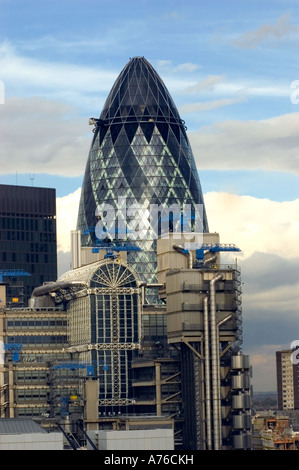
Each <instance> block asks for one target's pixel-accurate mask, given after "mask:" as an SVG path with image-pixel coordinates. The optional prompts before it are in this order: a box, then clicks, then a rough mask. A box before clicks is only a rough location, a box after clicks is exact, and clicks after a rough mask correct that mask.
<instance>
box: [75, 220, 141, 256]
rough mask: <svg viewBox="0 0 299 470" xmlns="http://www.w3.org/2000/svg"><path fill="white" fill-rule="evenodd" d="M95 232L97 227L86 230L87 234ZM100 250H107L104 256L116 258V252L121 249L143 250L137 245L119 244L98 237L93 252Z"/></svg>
mask: <svg viewBox="0 0 299 470" xmlns="http://www.w3.org/2000/svg"><path fill="white" fill-rule="evenodd" d="M92 232H95V227H88V228H86V229H85V230H84V233H85V234H88V233H92ZM100 250H106V254H105V256H104V258H115V257H116V255H115V254H114V252H117V253H118V252H120V251H142V249H141V248H139V247H138V246H136V245H126V244H124V245H117V244H115V243H114V242H112V241H111V242H104V241H103V240H100V239H97V240H96V243H95V246H94V247H93V248H92V253H99V251H100Z"/></svg>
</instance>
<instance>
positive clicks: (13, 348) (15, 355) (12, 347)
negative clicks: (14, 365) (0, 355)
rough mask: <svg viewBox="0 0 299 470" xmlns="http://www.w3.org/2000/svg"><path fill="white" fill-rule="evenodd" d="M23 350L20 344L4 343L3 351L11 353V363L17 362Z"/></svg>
mask: <svg viewBox="0 0 299 470" xmlns="http://www.w3.org/2000/svg"><path fill="white" fill-rule="evenodd" d="M22 348H23V345H22V344H21V343H5V344H4V350H5V351H9V352H11V353H12V361H13V362H19V358H20V352H21V350H22Z"/></svg>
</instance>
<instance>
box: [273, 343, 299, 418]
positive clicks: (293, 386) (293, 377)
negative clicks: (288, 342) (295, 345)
mask: <svg viewBox="0 0 299 470" xmlns="http://www.w3.org/2000/svg"><path fill="white" fill-rule="evenodd" d="M276 377H277V406H278V409H279V410H298V409H299V365H298V359H297V355H296V350H283V351H276Z"/></svg>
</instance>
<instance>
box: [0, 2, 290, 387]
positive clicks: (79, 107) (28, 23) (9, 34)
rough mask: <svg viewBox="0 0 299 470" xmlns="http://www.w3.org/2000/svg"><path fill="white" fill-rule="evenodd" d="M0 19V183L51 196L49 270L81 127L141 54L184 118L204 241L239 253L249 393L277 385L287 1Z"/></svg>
mask: <svg viewBox="0 0 299 470" xmlns="http://www.w3.org/2000/svg"><path fill="white" fill-rule="evenodd" d="M0 11H1V15H0V80H1V83H2V84H3V85H4V88H5V96H4V98H5V99H4V100H2V104H0V124H1V126H0V141H1V148H0V163H1V166H0V183H2V184H19V185H31V184H33V185H35V186H48V187H55V188H56V190H57V209H58V229H59V231H58V242H59V243H58V249H59V259H60V264H61V268H60V269H62V270H63V269H64V267H65V266H67V264H68V258H67V257H68V256H69V231H68V229H70V230H71V229H72V228H75V226H74V225H75V220H76V215H77V204H78V197H79V193H80V190H79V188H80V186H81V182H82V178H83V173H84V169H85V164H86V160H87V156H88V150H89V146H90V143H91V139H92V132H91V128H90V127H89V125H88V119H89V118H90V117H92V116H94V117H98V116H99V114H100V112H101V109H102V106H103V104H104V101H105V99H106V97H107V95H108V93H109V91H110V89H111V87H112V85H113V83H114V80H115V79H116V78H117V76H118V74H119V73H120V71H121V70H122V68H123V67H124V66H125V65H126V63H127V62H128V60H129V58H130V57H133V56H139V55H140V56H144V57H145V58H146V59H147V60H149V61H150V62H151V63H152V65H153V66H154V68H155V69H156V70H157V72H158V73H159V75H160V76H161V77H162V79H163V80H164V82H165V84H166V86H167V87H168V89H169V91H170V93H171V95H172V97H173V99H174V101H175V103H176V105H177V107H178V109H179V112H180V114H181V117H182V119H184V120H185V122H186V125H187V128H188V134H189V138H190V142H191V145H192V148H193V153H194V156H195V160H196V164H197V167H198V171H199V175H200V180H201V184H202V187H203V191H204V194H205V202H206V206H207V211H208V218H209V223H210V229H211V231H219V232H220V234H221V237H222V240H223V241H224V242H232V243H233V242H235V243H237V244H238V245H239V246H240V248H242V255H241V260H240V261H241V265H242V272H243V279H244V289H243V292H244V293H243V319H244V352H248V353H250V355H251V356H252V362H253V364H254V370H255V371H256V372H255V373H254V377H253V383H254V386H255V387H256V388H258V389H268V388H270V389H273V388H275V376H274V374H275V371H274V354H275V350H277V349H281V348H282V347H287V346H288V345H289V344H290V343H291V342H292V341H293V340H296V339H298V338H299V325H298V313H299V312H298V305H299V302H298V297H297V294H296V292H298V287H299V279H298V276H297V272H299V248H297V240H298V235H299V224H298V220H299V137H298V129H299V103H297V101H299V82H298V83H297V84H296V81H297V80H299V66H298V53H299V4H298V1H297V0H264V1H256V0H242V2H240V1H235V0H226V1H224V0H210V1H204V0H186V1H184V2H179V1H177V0H163V1H161V0H160V1H156V0H127V1H126V2H123V1H121V0H110V1H109V2H108V1H103V0H94V1H93V2H83V0H64V1H60V2H58V1H57V0H52V1H48V2H39V1H37V0H15V1H12V0H0ZM292 84H293V85H294V86H295V85H296V87H297V88H298V93H297V91H296V90H297V88H291V86H292ZM292 93H293V95H292ZM291 96H293V97H295V98H296V100H294V99H293V102H292V99H291ZM0 98H1V97H0ZM3 101H4V102H3ZM0 102H1V99H0ZM61 219H62V220H63V224H62V223H61V222H60V220H61ZM281 266H290V271H287V272H289V273H290V274H292V276H288V275H287V274H285V276H284V280H283V279H282V277H281V276H279V272H280V270H281ZM261 272H262V273H263V275H260V274H259V273H261ZM257 273H258V275H257ZM273 273H276V274H277V276H274V274H273ZM274 277H275V279H274ZM256 279H258V280H259V282H258V283H256ZM269 279H270V281H271V282H272V284H271V283H270V285H269V282H268V281H267V282H266V280H269ZM286 279H288V283H286V282H285V280H286ZM286 298H287V299H288V301H287V302H286V301H285V299H286ZM297 336H298V338H297Z"/></svg>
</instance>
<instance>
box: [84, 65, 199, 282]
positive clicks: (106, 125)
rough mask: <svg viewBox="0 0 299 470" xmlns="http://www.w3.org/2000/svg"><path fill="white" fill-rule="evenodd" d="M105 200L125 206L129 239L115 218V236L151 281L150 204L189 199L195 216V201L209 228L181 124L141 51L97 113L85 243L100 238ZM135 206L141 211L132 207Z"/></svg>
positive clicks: (186, 202) (88, 179)
mask: <svg viewBox="0 0 299 470" xmlns="http://www.w3.org/2000/svg"><path fill="white" fill-rule="evenodd" d="M102 204H106V205H109V206H112V207H113V208H114V209H115V211H116V212H115V214H116V215H117V214H118V213H120V212H117V211H121V213H122V216H121V217H122V218H123V214H124V213H125V212H124V210H126V213H125V214H126V215H125V218H126V223H127V228H126V230H127V239H128V241H125V240H124V236H125V234H124V233H121V230H120V229H119V230H118V228H117V227H118V222H117V221H116V225H115V227H116V230H115V232H114V233H115V236H114V237H112V238H114V239H115V238H116V239H117V238H121V243H122V244H124V243H126V244H127V245H128V244H133V243H134V245H135V246H136V245H137V246H138V247H140V248H141V249H142V251H140V252H135V251H128V255H127V256H128V258H127V259H128V262H129V263H131V264H132V265H133V267H134V268H135V270H136V272H137V273H138V274H139V276H140V278H141V279H143V280H146V281H147V282H149V283H151V282H153V283H154V282H156V249H155V246H156V244H155V238H156V237H155V236H153V233H152V232H151V230H148V228H149V223H150V222H149V210H150V206H151V205H154V204H155V205H157V206H156V207H158V206H160V207H161V206H162V205H163V207H170V206H171V205H172V204H179V205H180V207H181V208H182V209H183V207H190V205H191V207H192V213H191V217H190V219H191V220H192V217H194V211H195V209H194V207H195V205H201V206H202V208H203V214H202V221H201V226H202V231H203V232H207V231H208V225H207V220H206V214H205V210H204V207H203V195H202V190H201V186H200V181H199V177H198V173H197V169H196V166H195V161H194V157H193V154H192V150H191V147H190V143H189V141H188V137H187V134H186V128H185V125H184V122H183V121H182V119H181V118H180V115H179V113H178V110H177V108H176V106H175V104H174V102H173V100H172V98H171V96H170V94H169V92H168V90H167V88H166V86H165V84H164V83H163V81H162V80H161V78H160V77H159V75H158V74H157V72H156V71H155V70H154V68H153V67H152V65H151V64H150V63H149V62H148V61H147V60H146V59H145V58H143V57H135V58H132V59H130V61H129V62H128V63H127V65H126V66H125V67H124V69H123V70H122V72H121V73H120V75H119V76H118V78H117V79H116V81H115V83H114V85H113V87H112V89H111V91H110V93H109V95H108V98H107V100H106V102H105V105H104V108H103V110H102V113H101V115H100V118H99V119H96V120H95V129H94V137H93V140H92V144H91V148H90V152H89V157H88V161H87V166H86V170H85V175H84V181H83V186H82V193H81V200H80V206H79V214H78V223H77V229H78V230H81V242H82V246H94V244H95V243H96V236H95V233H94V231H93V228H94V227H95V226H96V225H97V223H98V221H99V216H100V215H101V211H100V210H99V207H101V205H102ZM134 204H135V205H136V204H137V205H138V206H139V207H140V205H142V206H143V208H144V210H142V211H140V210H139V211H135V212H134V209H133V210H132V208H134ZM188 205H189V206H188ZM121 206H124V207H121ZM128 208H131V211H128ZM97 211H98V212H97ZM118 220H119V219H118ZM130 227H131V228H132V227H133V228H135V230H130ZM159 227H160V226H159ZM156 228H157V227H156ZM137 229H138V230H137ZM136 230H137V232H136ZM133 232H134V237H135V238H134V241H132V238H133V234H132V233H133ZM136 233H138V235H137V238H136ZM155 233H156V234H157V232H155ZM110 238H111V237H110ZM119 242H120V240H118V244H119Z"/></svg>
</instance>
